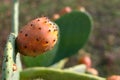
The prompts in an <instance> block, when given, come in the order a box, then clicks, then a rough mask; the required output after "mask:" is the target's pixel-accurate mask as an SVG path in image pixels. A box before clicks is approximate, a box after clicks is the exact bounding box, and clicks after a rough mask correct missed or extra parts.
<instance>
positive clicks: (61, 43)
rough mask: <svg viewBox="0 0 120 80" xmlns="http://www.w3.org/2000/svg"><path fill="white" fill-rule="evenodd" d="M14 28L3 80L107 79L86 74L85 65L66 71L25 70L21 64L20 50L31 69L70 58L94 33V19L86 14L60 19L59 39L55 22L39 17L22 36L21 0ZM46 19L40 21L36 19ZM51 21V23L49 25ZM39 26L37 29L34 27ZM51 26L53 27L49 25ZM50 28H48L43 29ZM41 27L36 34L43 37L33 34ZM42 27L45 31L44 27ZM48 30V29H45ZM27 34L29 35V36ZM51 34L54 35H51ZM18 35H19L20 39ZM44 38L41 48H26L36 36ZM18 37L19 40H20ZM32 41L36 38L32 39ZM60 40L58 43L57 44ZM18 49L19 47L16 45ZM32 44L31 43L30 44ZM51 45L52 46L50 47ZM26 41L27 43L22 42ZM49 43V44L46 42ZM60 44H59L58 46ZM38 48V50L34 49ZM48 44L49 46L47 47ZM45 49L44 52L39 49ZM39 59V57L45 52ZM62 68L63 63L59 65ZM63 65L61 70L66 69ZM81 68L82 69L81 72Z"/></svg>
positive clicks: (75, 13)
mask: <svg viewBox="0 0 120 80" xmlns="http://www.w3.org/2000/svg"><path fill="white" fill-rule="evenodd" d="M13 2H14V6H13V12H14V14H13V26H12V33H11V34H10V35H9V38H8V41H7V44H6V48H5V52H4V60H3V66H2V80H19V79H20V80H36V79H38V80H80V79H81V80H105V78H101V77H98V76H93V75H89V74H85V73H84V72H85V69H86V66H85V65H78V66H74V67H71V68H68V69H67V68H66V69H56V68H54V67H53V66H50V67H53V68H50V67H34V68H28V69H25V70H22V68H21V62H20V54H19V53H18V51H19V52H20V53H22V54H24V55H27V56H23V57H22V58H23V60H24V64H25V65H26V66H29V67H33V66H49V65H51V64H54V63H56V62H58V61H60V60H61V59H63V58H65V57H69V56H71V55H73V54H75V53H77V51H78V50H79V49H80V48H82V47H83V45H84V44H85V42H86V41H87V40H88V37H89V34H90V31H91V26H92V22H91V17H90V16H89V14H88V13H86V12H81V11H73V12H70V13H68V14H65V15H63V16H62V17H61V18H59V19H57V20H56V21H55V22H56V23H57V24H58V26H59V28H60V31H61V32H60V37H59V38H58V37H57V36H58V35H57V34H58V28H56V27H57V25H51V24H53V23H52V22H51V21H49V20H47V19H46V17H42V18H37V19H35V20H33V21H32V22H30V23H28V25H26V26H25V27H24V28H23V29H21V31H22V32H21V31H20V33H19V35H18V23H19V22H18V13H19V11H18V10H19V9H18V7H19V2H18V0H13ZM39 19H40V20H42V21H39V22H36V20H37V21H38V20H39ZM46 21H47V23H48V24H47V23H46ZM33 25H35V26H33ZM48 25H49V26H48ZM43 26H46V27H43ZM33 27H34V28H35V29H36V28H37V29H40V31H36V30H35V31H33V32H34V33H40V34H33V33H32V34H31V31H32V29H30V28H33ZM40 27H41V28H40ZM41 29H44V30H41ZM26 32H27V35H26ZM47 32H51V33H47ZM28 34H29V35H31V37H27V39H26V41H23V40H22V39H24V37H26V36H28ZM17 35H18V36H17ZM38 35H40V36H41V37H42V38H41V39H40V40H41V42H40V45H36V41H35V43H32V44H33V45H31V46H29V47H30V48H28V49H27V50H26V49H23V46H24V44H28V43H31V42H32V40H33V39H35V40H37V41H39V39H38V38H37V39H36V36H38ZM16 37H17V39H16ZM31 38H32V39H31ZM57 38H58V42H57V43H56V41H57ZM15 41H16V42H17V48H16V42H15ZM27 41H28V42H27ZM46 41H47V43H50V45H48V44H46ZM22 42H23V43H22ZM44 42H45V43H44ZM55 43H56V45H55ZM34 45H35V47H34ZM42 45H45V47H44V46H42ZM46 45H47V46H46ZM54 45H55V47H54V48H53V49H52V50H51V51H48V50H50V48H52V47H53V46H54ZM39 47H42V49H43V51H41V49H39ZM34 48H36V49H37V50H36V51H37V52H38V53H37V54H35V52H34V53H31V50H32V51H33V50H34ZM45 51H48V52H46V53H47V54H42V55H39V56H37V55H38V54H41V53H44V52H45ZM29 56H37V57H29ZM65 61H66V60H64V61H63V62H62V63H61V62H60V64H61V65H63V64H64V62H65ZM57 65H59V63H58V64H57ZM61 65H60V67H62V66H61ZM78 68H79V69H78ZM19 76H20V77H19Z"/></svg>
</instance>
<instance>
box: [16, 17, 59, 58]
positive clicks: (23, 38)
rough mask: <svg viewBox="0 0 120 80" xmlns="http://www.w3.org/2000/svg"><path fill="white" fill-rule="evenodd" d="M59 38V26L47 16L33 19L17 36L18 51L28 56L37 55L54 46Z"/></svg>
mask: <svg viewBox="0 0 120 80" xmlns="http://www.w3.org/2000/svg"><path fill="white" fill-rule="evenodd" d="M57 39H58V26H57V25H56V24H55V23H53V22H52V21H50V20H49V19H48V18H47V17H41V18H37V19H34V20H32V21H31V22H29V23H28V24H27V25H25V26H24V27H23V28H22V29H21V30H20V32H19V33H18V36H17V38H16V44H17V48H18V51H19V52H20V53H21V54H23V55H26V56H37V55H39V54H42V53H44V52H46V51H48V50H50V49H52V48H53V47H54V45H55V44H56V42H57Z"/></svg>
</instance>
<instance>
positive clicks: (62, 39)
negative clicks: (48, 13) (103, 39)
mask: <svg viewBox="0 0 120 80" xmlns="http://www.w3.org/2000/svg"><path fill="white" fill-rule="evenodd" d="M55 23H56V24H57V25H58V26H59V29H60V35H59V38H58V43H57V45H56V46H55V47H54V48H53V49H52V50H51V51H48V52H47V54H46V53H45V54H42V55H41V56H37V57H35V58H32V57H25V56H23V62H24V64H25V65H26V66H27V67H32V66H49V65H51V64H54V63H56V62H58V61H60V60H61V59H63V58H65V57H69V56H71V55H74V54H75V53H77V51H78V50H79V49H80V48H82V47H83V46H84V44H85V43H86V41H87V40H88V37H89V35H90V32H91V28H92V19H91V16H90V15H89V14H88V13H87V12H81V11H73V12H70V13H68V14H65V15H63V16H61V17H60V18H59V19H57V20H56V21H55ZM30 61H32V62H30Z"/></svg>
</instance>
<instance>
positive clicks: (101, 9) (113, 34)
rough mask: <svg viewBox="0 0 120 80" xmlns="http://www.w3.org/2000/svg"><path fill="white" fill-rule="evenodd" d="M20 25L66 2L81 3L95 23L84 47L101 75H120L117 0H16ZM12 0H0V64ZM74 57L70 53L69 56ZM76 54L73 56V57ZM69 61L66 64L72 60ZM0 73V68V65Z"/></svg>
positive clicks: (55, 10) (119, 6)
mask: <svg viewBox="0 0 120 80" xmlns="http://www.w3.org/2000/svg"><path fill="white" fill-rule="evenodd" d="M19 1H20V16H19V18H20V19H19V20H20V21H19V25H20V27H22V26H23V25H25V24H26V23H27V22H28V21H30V20H32V19H34V18H36V17H40V16H42V15H45V16H48V17H49V18H52V16H53V15H54V14H55V13H59V11H60V10H61V9H63V8H64V7H66V6H69V7H71V8H72V9H73V10H75V9H78V8H79V7H80V6H82V7H84V8H85V9H86V11H88V12H89V13H90V14H91V15H92V18H93V21H94V26H93V30H92V32H91V35H90V38H89V40H88V42H87V43H86V45H85V46H84V48H83V49H82V50H83V51H84V53H89V54H90V56H91V59H92V63H93V65H92V66H93V67H94V68H96V69H97V70H98V72H99V75H100V76H103V77H106V76H109V75H112V74H119V75H120V4H119V3H120V0H19ZM11 19H12V0H0V67H2V60H3V51H4V48H5V43H6V40H7V37H8V35H9V33H10V31H11V30H10V29H11V25H12V24H11V23H12V20H11ZM72 58H73V57H71V60H73V59H72ZM74 58H75V57H74ZM74 63H76V62H75V61H71V63H69V64H74ZM0 73H1V69H0Z"/></svg>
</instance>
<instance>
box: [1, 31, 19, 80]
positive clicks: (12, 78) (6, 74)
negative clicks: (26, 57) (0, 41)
mask: <svg viewBox="0 0 120 80" xmlns="http://www.w3.org/2000/svg"><path fill="white" fill-rule="evenodd" d="M15 39H16V35H15V34H14V33H11V34H10V35H9V38H8V41H7V43H6V48H5V52H4V60H3V65H2V80H19V71H21V64H20V63H18V59H19V58H18V56H19V53H17V54H16V52H15ZM14 64H16V67H17V70H15V71H14V70H13V66H14Z"/></svg>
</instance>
